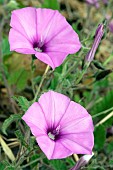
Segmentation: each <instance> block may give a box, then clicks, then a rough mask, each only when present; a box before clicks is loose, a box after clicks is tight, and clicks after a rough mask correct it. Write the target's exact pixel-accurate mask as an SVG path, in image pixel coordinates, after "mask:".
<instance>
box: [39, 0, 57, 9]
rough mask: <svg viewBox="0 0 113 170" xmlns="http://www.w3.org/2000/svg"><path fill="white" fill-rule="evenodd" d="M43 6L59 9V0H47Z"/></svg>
mask: <svg viewBox="0 0 113 170" xmlns="http://www.w3.org/2000/svg"><path fill="white" fill-rule="evenodd" d="M42 8H50V9H54V10H55V9H56V10H59V3H58V0H46V1H44V3H43V4H42Z"/></svg>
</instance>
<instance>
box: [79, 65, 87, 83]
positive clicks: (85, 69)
mask: <svg viewBox="0 0 113 170" xmlns="http://www.w3.org/2000/svg"><path fill="white" fill-rule="evenodd" d="M88 67H89V63H87V64H86V65H85V66H84V69H83V70H82V72H81V74H80V75H79V77H78V79H77V81H76V85H77V84H78V83H79V82H80V81H81V79H82V77H83V75H84V74H85V73H86V71H87V68H88Z"/></svg>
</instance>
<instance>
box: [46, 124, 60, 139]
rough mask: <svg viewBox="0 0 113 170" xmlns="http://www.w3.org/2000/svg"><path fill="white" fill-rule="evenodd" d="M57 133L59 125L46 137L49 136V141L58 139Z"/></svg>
mask: <svg viewBox="0 0 113 170" xmlns="http://www.w3.org/2000/svg"><path fill="white" fill-rule="evenodd" d="M59 132H60V125H59V126H58V127H57V128H56V129H54V130H51V131H50V132H49V133H48V136H49V138H50V139H52V140H55V139H56V138H57V137H58V135H59Z"/></svg>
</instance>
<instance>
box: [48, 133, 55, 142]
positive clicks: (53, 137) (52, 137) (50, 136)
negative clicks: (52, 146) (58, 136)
mask: <svg viewBox="0 0 113 170" xmlns="http://www.w3.org/2000/svg"><path fill="white" fill-rule="evenodd" d="M48 136H49V138H50V139H52V140H55V135H53V134H52V133H51V132H49V133H48Z"/></svg>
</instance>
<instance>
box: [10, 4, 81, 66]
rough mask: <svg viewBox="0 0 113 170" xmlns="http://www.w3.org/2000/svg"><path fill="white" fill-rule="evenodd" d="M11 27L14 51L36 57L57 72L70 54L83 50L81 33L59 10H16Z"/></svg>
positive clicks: (11, 47)
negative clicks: (77, 31)
mask: <svg viewBox="0 0 113 170" xmlns="http://www.w3.org/2000/svg"><path fill="white" fill-rule="evenodd" d="M10 26H11V27H12V28H11V29H10V32H9V43H10V50H11V51H13V50H14V51H16V52H19V53H23V54H34V55H35V56H36V57H37V58H38V59H39V60H41V61H43V62H44V63H46V64H48V65H50V66H51V67H52V68H53V69H54V68H55V67H58V66H59V65H61V64H62V63H63V61H64V59H65V58H66V56H67V55H68V54H73V53H76V52H78V51H79V49H80V48H81V43H80V41H79V37H78V35H77V33H76V32H75V31H74V30H73V29H72V27H71V26H70V25H69V24H68V22H67V21H66V19H65V18H64V17H63V16H62V15H61V14H60V13H59V12H58V11H57V10H51V9H41V8H38V9H36V8H33V7H27V8H23V9H18V10H14V11H13V12H12V15H11V23H10Z"/></svg>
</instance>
